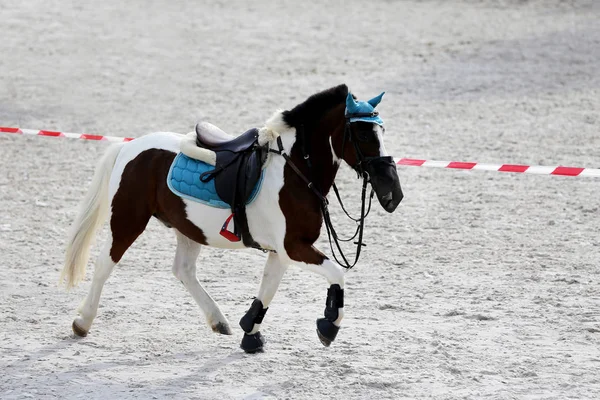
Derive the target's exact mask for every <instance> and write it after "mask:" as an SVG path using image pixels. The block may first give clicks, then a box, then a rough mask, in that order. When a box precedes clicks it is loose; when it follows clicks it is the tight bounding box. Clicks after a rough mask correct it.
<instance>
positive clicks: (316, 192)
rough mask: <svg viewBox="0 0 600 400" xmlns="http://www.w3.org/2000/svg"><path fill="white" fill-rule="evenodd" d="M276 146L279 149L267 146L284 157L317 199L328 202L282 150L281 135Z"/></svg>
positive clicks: (272, 151)
mask: <svg viewBox="0 0 600 400" xmlns="http://www.w3.org/2000/svg"><path fill="white" fill-rule="evenodd" d="M277 146H278V147H279V150H273V149H271V148H269V152H270V153H275V154H279V155H280V156H282V157H283V158H284V159H285V161H286V162H287V163H288V164H289V166H290V167H292V169H293V170H294V172H295V173H296V174H298V176H299V177H300V178H301V179H302V180H303V181H304V183H306V186H308V188H309V189H310V190H312V191H313V193H314V194H315V195H317V197H318V198H319V200H321V203H323V204H325V205H327V204H329V201H328V200H327V198H326V197H325V196H323V195H322V194H321V193H320V192H319V191H318V190H317V188H315V185H314V184H313V183H312V182H311V181H310V180H309V179H308V178H307V177H306V176H305V175H304V174H303V173H302V171H300V168H298V167H297V166H296V164H294V162H293V161H292V159H291V158H290V156H289V155H288V154H287V153H285V152H284V151H283V143H282V141H281V136H277Z"/></svg>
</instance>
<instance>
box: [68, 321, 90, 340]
mask: <svg viewBox="0 0 600 400" xmlns="http://www.w3.org/2000/svg"><path fill="white" fill-rule="evenodd" d="M71 328H73V333H74V334H75V335H77V336H80V337H86V336H87V334H88V331H86V330H83V329H81V328H80V327H79V326H77V324H76V323H75V321H73V325H71Z"/></svg>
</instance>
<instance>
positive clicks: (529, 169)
mask: <svg viewBox="0 0 600 400" xmlns="http://www.w3.org/2000/svg"><path fill="white" fill-rule="evenodd" d="M0 132H4V133H12V134H15V135H34V136H50V137H66V138H71V139H82V140H100V141H107V142H129V141H131V140H133V139H134V138H123V137H117V136H100V135H90V134H87V133H69V132H57V131H42V130H33V129H21V128H10V127H4V126H0ZM397 164H398V165H403V166H412V167H429V168H448V169H465V170H478V171H497V172H513V173H521V174H538V175H562V176H583V177H600V169H596V168H579V167H563V166H556V167H548V166H541V165H518V164H482V163H475V162H460V161H436V160H420V159H415V158H402V159H400V161H398V163H397Z"/></svg>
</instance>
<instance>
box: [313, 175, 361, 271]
mask: <svg viewBox="0 0 600 400" xmlns="http://www.w3.org/2000/svg"><path fill="white" fill-rule="evenodd" d="M367 182H368V177H367V176H363V186H362V195H361V197H362V199H361V203H362V204H361V213H360V214H361V216H364V215H365V200H366V193H367ZM322 211H323V219H324V220H325V227H326V228H327V237H328V238H329V247H330V248H331V254H332V255H333V258H334V259H335V261H336V262H337V263H338V264H340V265H341V266H342V267H344V268H346V269H351V268H352V267H354V266H355V265H356V264H357V263H358V259H359V258H360V251H361V250H362V247H363V246H365V244H363V231H364V227H365V217H361V219H360V223H359V225H358V228H357V232H355V233H354V236H353V237H352V238H351V239H350V240H352V239H353V238H354V237H355V236H356V234H357V233H358V240H357V242H356V254H355V256H354V262H353V263H352V264H350V263H349V262H348V260H347V259H346V256H345V255H344V252H343V251H342V248H341V246H340V243H339V242H340V241H344V240H342V239H340V238H339V237H338V235H337V232H336V231H335V229H334V228H333V224H332V223H331V218H330V216H329V210H328V209H327V207H326V206H325V207H323V208H322ZM332 238H333V242H334V243H335V246H336V247H337V249H338V252H339V253H340V257H341V258H342V259H343V260H344V262H343V263H342V262H341V261H340V260H339V259H338V258H337V256H336V254H335V250H334V249H333V244H332V243H331V242H332Z"/></svg>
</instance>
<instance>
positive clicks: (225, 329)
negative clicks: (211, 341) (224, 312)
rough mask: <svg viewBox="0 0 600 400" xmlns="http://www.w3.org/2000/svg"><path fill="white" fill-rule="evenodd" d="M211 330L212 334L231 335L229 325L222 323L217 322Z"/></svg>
mask: <svg viewBox="0 0 600 400" xmlns="http://www.w3.org/2000/svg"><path fill="white" fill-rule="evenodd" d="M211 328H212V330H213V332H216V333H220V334H221V335H233V332H231V328H230V327H229V324H227V323H224V322H219V323H218V324H216V325H213V326H212V327H211Z"/></svg>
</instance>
